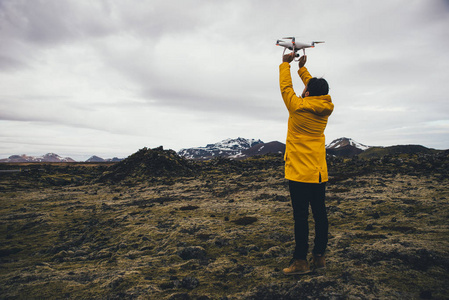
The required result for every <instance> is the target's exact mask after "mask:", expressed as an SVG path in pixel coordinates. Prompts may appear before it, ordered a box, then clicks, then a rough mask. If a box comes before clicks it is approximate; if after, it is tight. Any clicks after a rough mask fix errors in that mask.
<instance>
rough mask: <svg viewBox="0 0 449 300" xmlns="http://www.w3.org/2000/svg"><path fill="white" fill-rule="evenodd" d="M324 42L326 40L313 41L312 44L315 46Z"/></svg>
mask: <svg viewBox="0 0 449 300" xmlns="http://www.w3.org/2000/svg"><path fill="white" fill-rule="evenodd" d="M322 43H324V41H321V42H312V46H315V44H322Z"/></svg>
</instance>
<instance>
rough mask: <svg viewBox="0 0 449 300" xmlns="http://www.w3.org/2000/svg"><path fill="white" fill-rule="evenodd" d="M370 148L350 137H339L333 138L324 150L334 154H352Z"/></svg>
mask: <svg viewBox="0 0 449 300" xmlns="http://www.w3.org/2000/svg"><path fill="white" fill-rule="evenodd" d="M369 148H371V147H370V146H366V145H364V144H361V143H359V142H356V141H354V140H353V139H350V138H345V137H342V138H339V139H336V140H333V141H332V142H331V143H330V144H329V145H327V146H326V152H327V153H328V154H331V155H336V156H354V155H357V154H360V153H362V152H363V151H365V150H367V149H369Z"/></svg>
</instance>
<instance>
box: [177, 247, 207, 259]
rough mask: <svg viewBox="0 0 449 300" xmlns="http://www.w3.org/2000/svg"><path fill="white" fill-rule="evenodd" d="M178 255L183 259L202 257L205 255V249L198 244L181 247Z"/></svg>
mask: <svg viewBox="0 0 449 300" xmlns="http://www.w3.org/2000/svg"><path fill="white" fill-rule="evenodd" d="M178 255H179V256H180V257H181V258H182V259H184V260H188V259H203V258H205V257H206V250H204V248H203V247H200V246H189V247H186V248H183V249H181V250H180V251H179V252H178Z"/></svg>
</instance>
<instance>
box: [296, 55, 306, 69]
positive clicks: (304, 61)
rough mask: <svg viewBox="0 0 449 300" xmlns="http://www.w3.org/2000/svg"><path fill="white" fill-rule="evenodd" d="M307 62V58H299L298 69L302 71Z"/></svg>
mask: <svg viewBox="0 0 449 300" xmlns="http://www.w3.org/2000/svg"><path fill="white" fill-rule="evenodd" d="M306 61H307V56H306V55H303V56H301V57H300V58H299V63H298V67H299V68H300V69H301V68H302V67H304V65H305V64H306Z"/></svg>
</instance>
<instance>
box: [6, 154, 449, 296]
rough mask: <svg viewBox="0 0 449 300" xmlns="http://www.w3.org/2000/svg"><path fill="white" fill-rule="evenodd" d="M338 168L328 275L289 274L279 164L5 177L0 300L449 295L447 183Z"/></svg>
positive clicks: (287, 217) (285, 198)
mask: <svg viewBox="0 0 449 300" xmlns="http://www.w3.org/2000/svg"><path fill="white" fill-rule="evenodd" d="M401 159H402V158H401ZM339 163H340V165H337V164H334V165H330V170H331V174H332V177H331V181H330V182H329V183H328V185H327V207H328V217H329V224H330V235H329V247H328V254H327V263H328V267H327V269H325V270H321V271H317V272H314V273H312V274H308V275H304V276H292V277H287V276H284V275H283V274H282V273H281V270H282V268H284V267H286V266H287V265H288V264H289V261H290V258H291V253H292V251H293V247H294V240H293V217H292V211H291V205H290V198H289V194H288V185H287V182H286V181H285V180H284V179H283V167H282V158H281V157H278V156H267V157H264V158H259V159H255V160H248V161H244V162H238V163H237V162H235V163H230V162H229V163H223V162H222V163H218V165H217V162H210V163H204V165H203V166H202V171H201V172H198V174H196V176H192V177H179V178H176V177H159V178H149V179H148V180H142V178H139V180H136V181H132V180H130V179H128V180H127V181H125V182H122V183H115V184H110V183H96V182H95V181H92V182H91V183H87V181H86V180H84V179H86V178H87V179H88V180H91V179H92V178H95V176H96V174H97V175H99V174H101V172H102V170H103V169H104V168H103V167H100V169H99V170H94V169H92V168H95V167H93V166H90V167H85V166H79V168H84V169H76V167H73V168H75V169H76V170H77V171H76V172H74V171H73V170H75V169H73V170H66V169H59V172H57V171H54V170H53V172H50V171H48V170H47V171H46V172H43V173H42V174H40V175H39V176H37V175H36V176H30V177H26V176H25V177H23V176H22V177H20V176H19V175H17V174H15V175H14V174H6V175H5V174H2V175H0V176H1V177H0V189H1V190H0V192H1V194H0V233H1V235H0V238H1V241H0V242H1V247H0V260H1V266H0V270H1V272H0V298H2V299H61V298H68V299H226V298H224V297H227V298H228V299H274V298H276V299H297V298H295V297H299V296H304V295H309V296H310V297H312V298H323V299H326V298H334V299H347V298H349V299H377V298H401V299H419V298H420V297H421V298H428V297H432V298H434V299H445V298H446V297H447V295H449V288H448V286H449V276H448V274H449V273H448V272H449V252H448V250H449V225H448V222H447V221H448V217H449V179H448V178H447V176H441V172H438V173H432V172H431V171H426V172H415V171H416V170H415V169H414V170H412V171H413V172H411V173H408V172H406V171H403V172H402V171H401V172H397V171H395V169H393V170H391V169H388V168H387V167H385V166H383V167H382V168H377V169H376V168H373V170H371V171H369V170H367V169H366V168H365V167H364V165H363V164H362V167H360V169H358V170H363V172H358V173H357V172H356V171H357V170H356V167H353V168H352V169H350V168H349V167H348V165H351V164H352V165H354V166H358V165H360V162H359V161H358V160H351V161H341V162H339ZM388 163H391V160H388ZM339 166H341V169H340V170H343V169H344V167H345V166H346V167H347V168H348V169H347V170H348V171H347V172H346V173H344V174H343V173H342V172H343V171H342V172H340V173H339V171H338V169H337V168H339ZM55 168H56V167H55ZM57 168H63V167H61V166H58V167H57ZM102 168H103V169H102ZM332 168H333V169H332ZM368 169H369V168H368ZM402 169H404V170H405V169H406V168H405V167H404V168H402ZM49 170H52V169H51V168H50V169H49ZM348 174H350V175H348ZM74 176H77V177H76V178H77V179H73V178H74ZM48 177H51V180H50V181H49V180H48V179H47V178H48ZM62 180H63V181H62ZM310 224H311V227H310V229H311V233H310V234H311V237H310V245H311V247H312V244H313V219H312V216H310ZM182 251H184V252H182ZM189 251H190V252H189ZM181 253H183V254H181ZM295 295H296V296H295ZM298 295H299V296H298Z"/></svg>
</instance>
